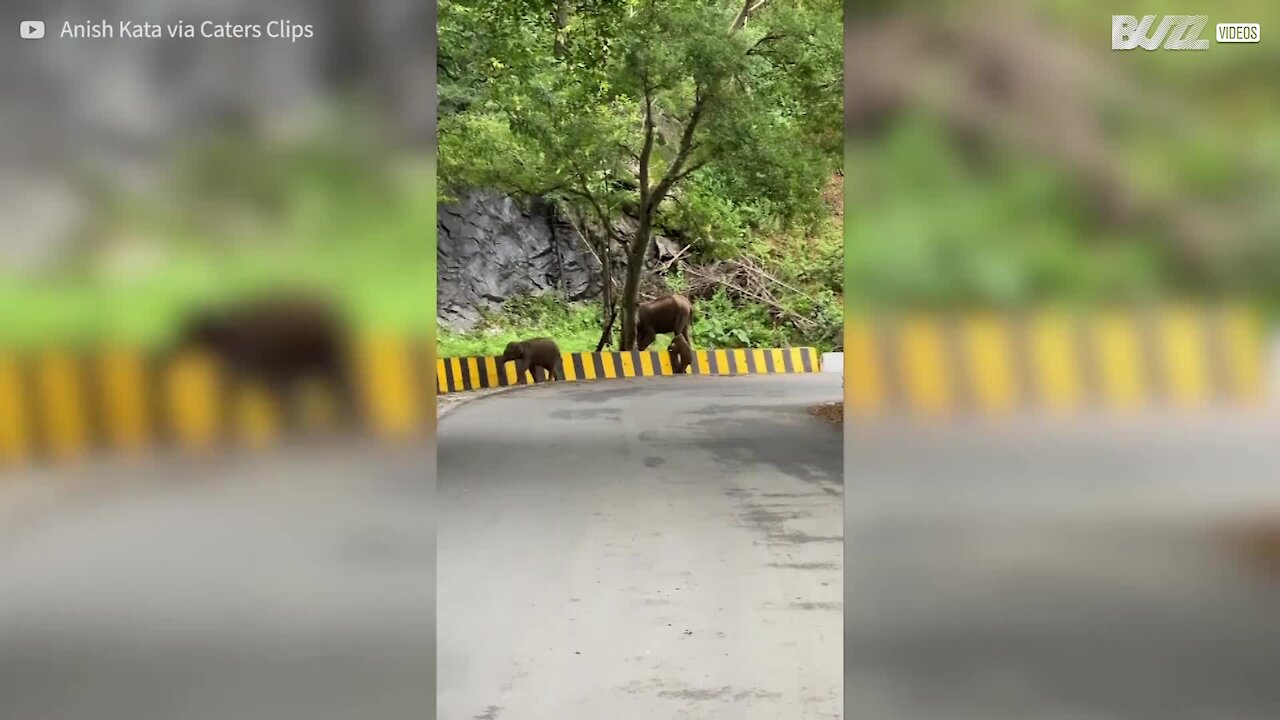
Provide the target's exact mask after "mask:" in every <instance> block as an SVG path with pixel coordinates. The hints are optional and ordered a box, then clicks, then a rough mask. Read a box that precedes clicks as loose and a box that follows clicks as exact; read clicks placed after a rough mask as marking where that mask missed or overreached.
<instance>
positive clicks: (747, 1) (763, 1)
mask: <svg viewBox="0 0 1280 720" xmlns="http://www.w3.org/2000/svg"><path fill="white" fill-rule="evenodd" d="M768 4H769V0H743V3H742V10H741V11H739V12H738V17H737V18H735V19H734V21H733V25H731V26H729V34H730V35H732V34H734V33H736V32H738V31H739V30H741V29H742V28H743V26H744V25H746V24H747V20H749V19H751V16H752V15H755V14H756V13H758V12H760V10H762V9H763V8H764V6H765V5H768Z"/></svg>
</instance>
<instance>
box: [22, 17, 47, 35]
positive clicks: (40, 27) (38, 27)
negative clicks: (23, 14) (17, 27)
mask: <svg viewBox="0 0 1280 720" xmlns="http://www.w3.org/2000/svg"><path fill="white" fill-rule="evenodd" d="M21 30H22V37H23V39H24V40H39V39H40V38H42V37H44V21H43V20H23V21H22V24H21Z"/></svg>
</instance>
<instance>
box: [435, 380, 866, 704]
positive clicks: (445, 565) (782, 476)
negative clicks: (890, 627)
mask: <svg viewBox="0 0 1280 720" xmlns="http://www.w3.org/2000/svg"><path fill="white" fill-rule="evenodd" d="M840 392H841V391H840V378H839V377H838V376H830V375H828V376H822V375H810V376H748V377H737V378H710V377H692V376H686V377H678V378H646V379H644V380H638V381H608V382H599V383H572V384H563V385H559V386H555V385H548V386H541V387H534V388H529V389H524V390H519V391H515V392H511V393H504V394H500V395H496V396H494V397H491V398H484V399H481V400H477V401H476V402H473V403H468V404H466V405H464V406H462V407H459V408H458V409H456V410H454V411H453V412H452V413H450V414H449V415H447V416H445V417H444V418H442V419H441V421H440V429H439V465H438V469H439V494H438V501H439V511H440V512H439V535H438V542H439V563H440V564H439V568H438V571H439V576H438V582H439V586H438V587H439V596H438V601H439V634H438V640H437V641H438V643H439V668H440V670H439V686H438V689H439V703H438V708H439V717H440V718H441V720H471V719H472V718H490V719H493V718H497V719H500V720H598V719H600V718H616V719H617V720H650V719H652V718H699V719H705V720H713V719H715V718H726V719H732V720H751V719H752V718H761V719H764V718H768V719H769V720H776V719H777V718H787V719H788V720H804V719H806V718H839V717H841V708H842V701H841V693H840V645H841V623H842V620H841V555H842V546H841V538H842V527H841V525H842V517H841V509H842V492H843V487H842V476H841V454H840V448H841V437H840V432H839V430H838V429H837V428H835V427H832V426H830V425H827V424H824V423H823V422H822V421H821V420H818V419H817V418H814V417H812V416H810V415H808V414H807V413H806V408H807V407H808V406H810V405H812V404H815V403H818V402H822V401H829V400H833V399H837V398H839V396H840Z"/></svg>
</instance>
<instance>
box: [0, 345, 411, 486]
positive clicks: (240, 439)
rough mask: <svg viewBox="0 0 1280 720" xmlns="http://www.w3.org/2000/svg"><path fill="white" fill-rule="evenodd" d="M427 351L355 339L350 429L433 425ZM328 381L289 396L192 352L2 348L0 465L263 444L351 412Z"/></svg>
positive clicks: (396, 431)
mask: <svg viewBox="0 0 1280 720" xmlns="http://www.w3.org/2000/svg"><path fill="white" fill-rule="evenodd" d="M427 349H428V346H427V345H426V343H425V342H415V341H406V340H401V339H397V338H372V339H367V340H364V341H362V342H361V343H360V344H359V345H358V347H357V348H356V350H357V352H356V358H357V363H356V377H355V378H354V385H355V390H356V394H357V397H356V401H357V403H358V405H359V407H358V411H359V416H360V417H359V418H356V419H355V420H356V422H357V423H358V424H357V425H354V426H351V427H352V428H353V429H356V430H359V431H367V432H370V433H372V434H373V435H375V436H378V437H384V438H402V437H407V436H411V435H414V434H416V433H418V432H421V431H423V430H425V429H427V428H429V427H431V424H430V423H431V420H432V419H434V412H433V410H434V407H433V405H434V394H433V384H434V379H433V378H432V377H431V376H432V375H433V371H434V369H435V368H434V364H433V363H432V362H430V359H429V358H430V355H429V353H428V352H427ZM334 390H335V389H334V388H330V387H326V386H324V385H323V384H319V383H313V384H311V385H310V386H303V387H300V388H299V392H298V393H297V395H295V396H294V397H293V398H291V399H290V400H288V401H286V399H285V398H280V397H276V396H274V395H273V394H272V393H270V392H269V391H268V390H267V388H265V387H261V386H258V385H256V384H253V383H251V382H245V383H235V384H232V383H230V382H228V381H227V380H226V379H225V378H223V377H222V375H221V373H220V372H219V368H218V367H217V365H216V363H214V362H213V361H212V360H211V359H210V358H208V357H204V356H201V355H198V354H188V355H185V356H178V357H174V358H171V359H168V360H159V359H157V358H155V357H152V356H150V355H148V354H147V353H145V352H142V351H138V350H134V349H130V348H118V347H108V348H102V349H94V350H87V351H85V350H81V351H71V350H48V351H42V352H24V353H19V352H14V351H5V350H3V349H0V468H4V467H6V466H12V465H17V464H21V463H23V462H25V461H28V460H35V459H43V458H53V459H71V458H76V457H81V456H84V455H86V454H87V453H89V452H91V451H94V450H100V449H101V450H114V451H120V452H141V451H145V450H147V449H151V448H156V447H166V446H169V447H171V446H176V447H179V448H182V449H186V450H190V451H197V452H199V451H210V450H213V449H216V448H218V447H221V446H224V445H225V444H228V443H230V444H234V445H240V446H245V447H252V448H260V447H265V446H269V445H271V444H272V443H274V442H276V441H278V440H279V439H281V438H282V437H284V436H285V435H287V434H288V433H290V432H292V431H296V430H308V429H324V428H325V427H326V426H327V427H330V428H332V427H336V423H337V422H338V421H339V420H349V418H342V417H341V416H340V412H339V408H340V405H338V404H337V403H338V396H337V395H336V393H335V392H334ZM286 402H290V403H291V405H290V407H289V408H288V412H286V407H285V403H286ZM297 425H304V426H306V427H297Z"/></svg>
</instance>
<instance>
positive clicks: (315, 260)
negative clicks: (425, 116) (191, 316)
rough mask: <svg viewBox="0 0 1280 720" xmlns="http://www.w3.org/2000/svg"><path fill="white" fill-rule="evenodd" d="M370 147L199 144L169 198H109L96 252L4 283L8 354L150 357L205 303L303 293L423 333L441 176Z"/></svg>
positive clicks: (0, 338)
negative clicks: (78, 351) (111, 346)
mask: <svg viewBox="0 0 1280 720" xmlns="http://www.w3.org/2000/svg"><path fill="white" fill-rule="evenodd" d="M360 137H363V136H361V135H358V134H353V133H351V132H349V131H347V130H346V129H344V130H343V131H342V132H335V134H332V135H330V134H327V133H326V134H322V135H321V136H318V137H316V138H314V139H313V140H312V141H310V142H303V143H299V144H296V145H292V146H285V145H281V144H278V143H267V142H259V141H254V140H252V139H247V138H240V139H234V138H217V139H214V140H211V141H210V142H208V143H202V144H200V145H198V146H195V147H192V148H191V149H190V151H189V152H188V153H186V154H185V155H184V157H183V159H182V160H181V161H180V162H179V163H178V165H177V168H176V170H175V172H174V181H173V182H172V183H171V185H170V187H169V188H167V190H166V191H164V192H162V193H156V194H151V195H148V196H146V197H138V196H124V195H111V196H109V197H107V198H105V199H104V203H103V205H102V207H101V208H99V211H98V216H97V217H96V218H95V221H94V222H93V223H92V227H93V228H94V232H93V234H92V235H91V236H89V237H88V238H86V243H85V245H86V250H85V251H84V252H83V253H81V254H80V255H78V256H76V257H74V258H72V259H71V260H70V261H69V262H67V263H66V264H65V265H64V266H63V267H61V268H58V269H57V270H56V271H55V272H53V273H50V274H47V275H45V276H43V277H38V278H18V277H12V276H7V275H0V310H3V312H0V316H3V317H5V318H12V321H11V322H10V321H6V322H4V323H0V344H3V345H5V346H34V345H48V344H64V343H68V344H80V343H92V342H98V341H101V340H104V339H109V340H112V341H115V342H123V343H129V344H136V345H141V346H151V345H155V344H158V343H163V342H166V341H167V339H168V337H169V336H170V334H171V332H172V331H173V329H174V327H175V325H176V323H178V322H180V321H181V319H182V318H183V316H184V315H185V314H186V313H187V312H188V311H189V310H190V309H191V308H192V307H194V306H197V305H200V304H204V303H207V302H210V301H219V300H226V299H233V298H236V297H240V296H244V295H247V294H252V293H255V292H260V291H264V290H279V289H286V288H294V287H296V288H299V289H303V290H316V291H320V292H324V293H325V294H327V295H329V296H331V297H333V299H334V301H335V302H336V303H338V304H339V305H340V306H341V307H342V308H343V310H344V311H345V312H346V314H347V315H348V316H349V317H350V318H351V319H352V320H353V322H354V323H356V324H357V326H359V327H360V328H365V329H369V330H373V331H384V330H385V331H391V332H397V333H408V334H418V335H425V334H426V333H427V332H428V331H429V329H430V326H431V323H432V322H433V318H432V313H431V312H430V310H429V308H430V305H429V303H430V298H431V287H432V282H433V280H432V278H433V275H434V269H435V254H434V247H433V245H432V244H431V243H430V242H428V241H427V240H428V239H429V238H430V237H431V234H432V233H434V231H435V207H434V204H433V203H431V202H423V198H430V197H432V196H433V195H434V193H435V182H434V168H433V167H432V165H431V163H430V160H429V159H427V158H410V159H407V160H405V159H399V160H392V159H390V158H388V157H386V156H384V155H382V154H380V153H378V152H377V151H376V149H374V148H373V147H372V146H371V145H370V144H367V143H362V142H361V141H360ZM121 258H125V259H126V260H128V262H124V261H122V260H121Z"/></svg>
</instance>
